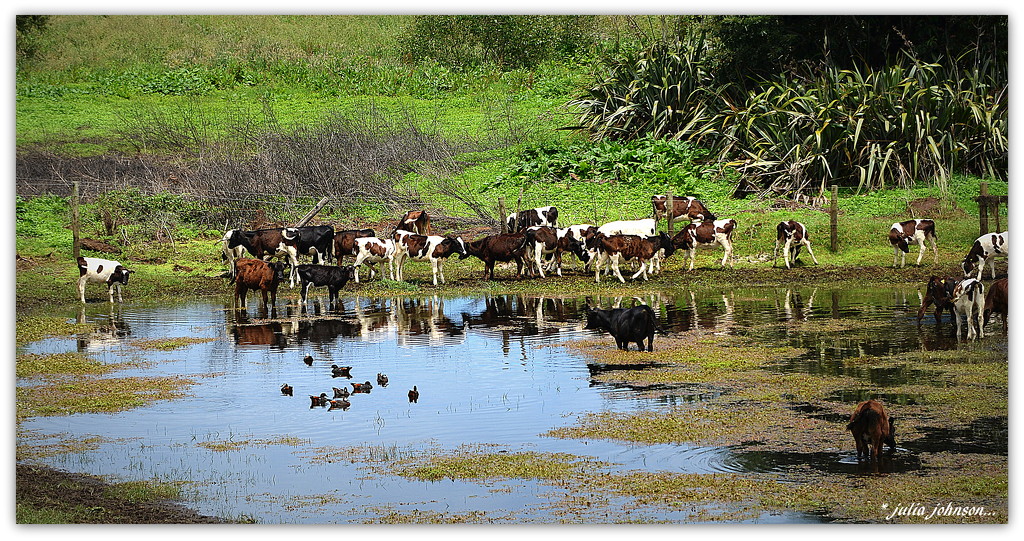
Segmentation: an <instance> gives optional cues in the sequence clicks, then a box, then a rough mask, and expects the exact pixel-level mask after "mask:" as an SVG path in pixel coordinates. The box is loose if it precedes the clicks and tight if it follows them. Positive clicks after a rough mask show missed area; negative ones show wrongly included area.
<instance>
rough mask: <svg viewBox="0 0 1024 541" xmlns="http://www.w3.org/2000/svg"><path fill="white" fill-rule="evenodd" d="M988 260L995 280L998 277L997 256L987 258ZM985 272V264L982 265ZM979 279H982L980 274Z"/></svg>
mask: <svg viewBox="0 0 1024 541" xmlns="http://www.w3.org/2000/svg"><path fill="white" fill-rule="evenodd" d="M986 262H987V263H988V265H989V268H990V270H991V271H992V279H993V280H995V279H996V258H995V256H992V257H989V258H986ZM984 272H985V269H984V265H982V273H984ZM978 280H981V277H980V276H979V277H978Z"/></svg>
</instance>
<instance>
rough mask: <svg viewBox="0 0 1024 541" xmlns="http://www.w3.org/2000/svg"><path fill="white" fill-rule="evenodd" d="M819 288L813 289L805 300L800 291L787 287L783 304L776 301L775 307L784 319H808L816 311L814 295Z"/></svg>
mask: <svg viewBox="0 0 1024 541" xmlns="http://www.w3.org/2000/svg"><path fill="white" fill-rule="evenodd" d="M817 294H818V289H817V288H815V289H812V290H811V294H810V295H809V296H808V297H807V300H806V301H804V297H803V295H801V294H800V292H799V291H794V290H792V289H787V290H786V294H785V296H784V297H783V301H782V305H781V306H780V305H779V302H778V301H777V300H776V301H775V308H776V309H777V310H778V311H779V312H780V317H781V318H782V320H783V321H806V320H807V319H808V318H809V317H810V316H811V315H812V314H813V313H814V296H815V295H817Z"/></svg>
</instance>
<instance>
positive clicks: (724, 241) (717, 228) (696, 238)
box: [672, 218, 736, 270]
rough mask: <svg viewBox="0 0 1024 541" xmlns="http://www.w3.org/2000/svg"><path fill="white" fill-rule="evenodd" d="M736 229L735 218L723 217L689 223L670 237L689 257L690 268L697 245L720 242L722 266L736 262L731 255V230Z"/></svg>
mask: <svg viewBox="0 0 1024 541" xmlns="http://www.w3.org/2000/svg"><path fill="white" fill-rule="evenodd" d="M735 229H736V220H733V219H732V218H725V219H723V220H715V221H714V222H702V223H701V224H700V225H697V224H690V225H688V226H686V227H684V228H683V230H682V231H680V232H679V233H676V236H674V237H672V244H674V245H675V247H676V248H677V249H679V250H686V251H687V253H688V255H689V258H690V270H693V260H694V258H695V256H696V255H697V247H698V246H711V247H714V246H715V245H716V244H721V245H722V249H723V250H725V255H723V256H722V266H723V267H724V266H725V264H726V263H728V264H729V266H730V267H733V266H735V264H736V262H735V261H734V260H733V255H732V232H733V230H735Z"/></svg>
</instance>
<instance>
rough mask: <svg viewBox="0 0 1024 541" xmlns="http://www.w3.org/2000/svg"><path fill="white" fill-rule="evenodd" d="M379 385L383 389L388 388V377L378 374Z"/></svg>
mask: <svg viewBox="0 0 1024 541" xmlns="http://www.w3.org/2000/svg"><path fill="white" fill-rule="evenodd" d="M377 385H380V386H381V387H387V386H388V377H387V375H385V374H381V373H379V372H378V373H377Z"/></svg>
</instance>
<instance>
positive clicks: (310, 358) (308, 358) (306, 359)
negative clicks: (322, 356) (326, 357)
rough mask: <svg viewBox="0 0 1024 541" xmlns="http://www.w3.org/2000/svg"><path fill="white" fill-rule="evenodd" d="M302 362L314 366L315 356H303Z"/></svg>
mask: <svg viewBox="0 0 1024 541" xmlns="http://www.w3.org/2000/svg"><path fill="white" fill-rule="evenodd" d="M302 362H304V363H306V366H313V356H312V355H306V356H305V357H303V358H302Z"/></svg>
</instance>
